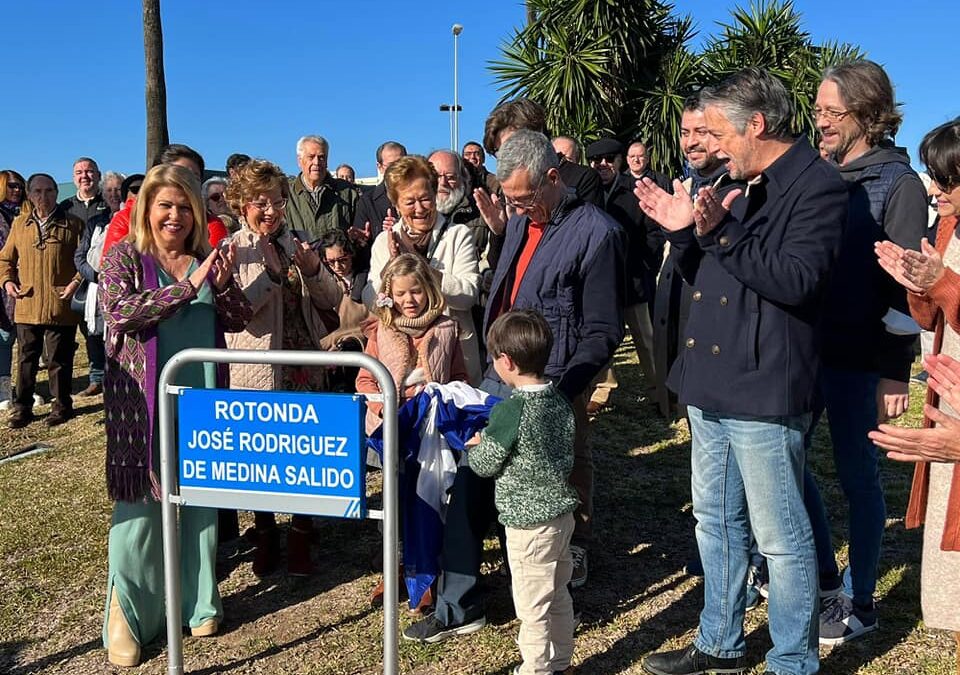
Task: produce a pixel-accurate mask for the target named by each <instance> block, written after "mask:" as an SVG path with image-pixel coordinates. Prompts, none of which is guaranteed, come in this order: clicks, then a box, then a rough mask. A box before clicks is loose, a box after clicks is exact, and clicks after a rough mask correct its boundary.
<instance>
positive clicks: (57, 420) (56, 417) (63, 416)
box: [43, 410, 73, 427]
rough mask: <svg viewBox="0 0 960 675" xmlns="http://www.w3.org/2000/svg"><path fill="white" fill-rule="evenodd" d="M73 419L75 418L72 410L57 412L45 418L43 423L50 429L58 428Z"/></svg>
mask: <svg viewBox="0 0 960 675" xmlns="http://www.w3.org/2000/svg"><path fill="white" fill-rule="evenodd" d="M71 418H73V411H72V410H55V411H53V412H52V413H50V414H49V415H47V416H46V417H45V418H44V420H43V423H44V424H46V425H47V426H48V427H58V426H60V425H61V424H66V423H67V422H69V421H70V420H71Z"/></svg>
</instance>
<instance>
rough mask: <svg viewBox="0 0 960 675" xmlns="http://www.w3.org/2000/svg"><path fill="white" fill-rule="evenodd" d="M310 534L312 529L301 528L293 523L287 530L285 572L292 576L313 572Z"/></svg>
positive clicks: (301, 575)
mask: <svg viewBox="0 0 960 675" xmlns="http://www.w3.org/2000/svg"><path fill="white" fill-rule="evenodd" d="M312 534H313V532H312V530H303V529H300V528H299V527H297V526H295V525H291V526H290V529H289V530H287V574H289V575H291V576H294V577H308V576H310V575H311V574H313V561H312V560H310V539H311V535H312Z"/></svg>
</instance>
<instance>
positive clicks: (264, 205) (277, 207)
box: [249, 199, 287, 213]
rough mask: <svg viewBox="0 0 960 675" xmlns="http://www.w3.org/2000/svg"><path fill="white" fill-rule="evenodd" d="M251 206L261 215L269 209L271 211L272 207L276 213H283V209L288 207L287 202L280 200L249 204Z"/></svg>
mask: <svg viewBox="0 0 960 675" xmlns="http://www.w3.org/2000/svg"><path fill="white" fill-rule="evenodd" d="M249 204H250V206H252V207H253V208H255V209H256V210H257V211H260V212H261V213H265V212H266V211H267V209H269V208H270V207H271V206H272V207H273V210H274V211H282V210H283V208H284V207H285V206H286V205H287V200H286V199H280V200H277V201H275V202H249Z"/></svg>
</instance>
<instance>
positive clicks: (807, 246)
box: [636, 68, 848, 675]
mask: <svg viewBox="0 0 960 675" xmlns="http://www.w3.org/2000/svg"><path fill="white" fill-rule="evenodd" d="M700 97H701V101H702V102H703V104H704V110H703V113H704V119H705V120H706V124H707V129H708V131H709V133H710V136H711V137H712V138H713V139H714V141H715V142H716V147H717V156H718V157H720V158H721V159H726V160H727V169H728V171H729V172H730V176H731V177H732V178H734V179H740V180H744V181H746V182H747V186H746V187H745V188H744V189H743V190H740V189H735V190H733V191H731V192H729V193H728V194H727V195H726V196H725V197H722V198H720V197H719V196H718V195H717V191H716V190H715V189H714V188H702V189H701V190H700V192H699V194H698V195H697V201H696V203H692V201H691V199H690V197H689V196H688V195H687V194H686V193H685V192H684V191H683V189H682V186H681V184H680V181H675V182H674V186H675V189H676V191H677V192H676V194H674V195H670V194H668V193H667V192H665V191H664V190H662V189H660V188H658V187H657V186H656V185H655V184H654V183H653V181H651V180H649V179H646V178H645V179H644V180H643V181H642V182H640V183H639V184H638V187H637V190H636V194H637V197H638V198H639V199H640V205H641V208H642V209H643V210H644V212H645V213H647V214H648V215H649V216H650V217H652V218H654V219H655V220H656V221H657V222H658V223H660V225H661V226H662V227H663V228H664V229H665V230H666V231H667V234H666V236H667V239H668V240H669V241H670V245H671V247H673V248H676V249H677V255H678V258H677V260H678V267H679V269H680V270H681V272H682V274H683V276H684V279H686V280H687V282H688V283H690V284H691V285H692V286H693V287H694V292H693V295H692V300H693V302H692V303H691V309H690V316H689V319H688V321H687V325H686V327H685V328H684V337H685V340H684V349H683V350H682V354H681V356H680V357H679V358H678V359H677V362H676V363H674V365H673V368H672V369H671V370H670V375H669V378H668V384H669V386H670V388H671V389H672V390H673V391H675V392H677V394H678V396H679V398H680V402H681V403H683V404H685V405H686V406H687V418H688V419H689V423H690V433H691V437H692V444H691V461H690V463H691V468H692V476H691V487H692V493H693V513H694V516H695V517H696V519H697V545H698V548H699V549H700V556H701V558H702V560H703V568H704V606H703V610H702V611H701V613H700V626H699V629H698V631H697V635H696V638H695V639H694V641H693V644H692V645H690V646H688V647H686V648H683V649H679V650H675V651H669V652H662V653H659V654H653V655H650V656H647V657H645V658H644V660H643V668H644V670H645V671H646V672H648V673H654V674H655V675H695V674H699V673H703V672H710V671H716V672H724V673H739V672H743V671H744V670H746V668H747V664H746V637H745V635H744V628H743V622H744V615H745V612H746V593H745V588H746V583H747V576H748V569H749V565H750V547H751V536H750V535H751V532H752V533H753V536H754V537H755V538H756V542H757V546H758V548H759V551H760V553H761V554H762V555H763V556H764V557H765V558H766V559H767V566H768V569H769V576H770V583H769V590H770V604H769V609H768V617H769V628H770V638H771V640H772V642H773V647H772V649H770V651H769V652H768V653H767V659H766V661H767V662H766V668H765V670H766V671H768V672H772V673H791V675H808V674H812V673H816V672H817V671H818V668H819V654H818V649H817V647H818V645H817V629H818V624H817V612H818V601H817V555H816V549H815V546H814V539H813V530H812V528H811V526H810V519H809V517H808V515H807V510H806V507H805V505H804V501H803V495H804V464H805V460H806V449H805V447H804V436H805V434H806V432H807V430H808V429H809V427H810V420H811V412H812V409H813V397H814V390H815V378H816V372H817V366H818V349H819V342H820V340H819V337H820V335H819V324H820V320H821V316H822V309H823V304H824V289H825V285H826V282H827V280H828V278H829V274H830V272H831V270H832V269H834V268H835V262H836V259H837V255H838V253H839V250H840V242H841V239H842V236H843V228H844V224H845V222H846V218H847V206H848V196H847V190H846V187H845V186H844V183H843V180H842V179H841V178H840V175H839V173H838V172H837V171H836V170H835V169H834V168H833V167H831V166H830V165H829V164H827V162H825V161H824V160H823V159H821V158H820V156H819V155H818V153H817V151H816V150H815V149H814V148H812V147H811V146H810V143H809V141H808V140H807V139H806V138H803V137H800V138H795V137H794V136H793V135H792V132H791V123H792V120H793V118H794V107H793V99H792V97H791V95H790V94H789V93H788V92H787V90H786V88H785V87H784V86H783V84H782V83H781V82H780V81H779V80H778V79H776V78H775V77H774V76H773V75H771V74H770V73H768V72H766V71H764V70H761V69H759V68H748V69H746V70H743V71H740V72H738V73H734V74H733V75H731V76H729V77H728V78H727V79H725V80H724V81H723V82H721V83H720V84H719V85H717V86H716V87H713V88H710V89H706V90H704V91H702V92H701V94H700ZM748 504H749V508H748Z"/></svg>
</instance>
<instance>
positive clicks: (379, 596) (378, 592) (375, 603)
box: [370, 565, 407, 609]
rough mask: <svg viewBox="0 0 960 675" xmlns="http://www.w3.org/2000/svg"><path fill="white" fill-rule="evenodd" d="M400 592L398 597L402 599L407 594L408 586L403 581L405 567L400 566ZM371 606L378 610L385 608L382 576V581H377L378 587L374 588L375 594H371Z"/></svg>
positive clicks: (381, 579) (381, 578)
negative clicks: (378, 608)
mask: <svg viewBox="0 0 960 675" xmlns="http://www.w3.org/2000/svg"><path fill="white" fill-rule="evenodd" d="M399 584H400V585H399V586H398V588H399V589H400V592H399V593H398V595H399V596H400V597H401V598H402V597H404V596H406V594H407V584H406V582H405V581H404V580H403V565H400V580H399ZM370 606H371V607H373V608H374V609H376V608H377V607H383V576H382V575H381V577H380V580H379V581H377V585H376V586H375V587H374V589H373V592H372V593H371V594H370Z"/></svg>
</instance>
